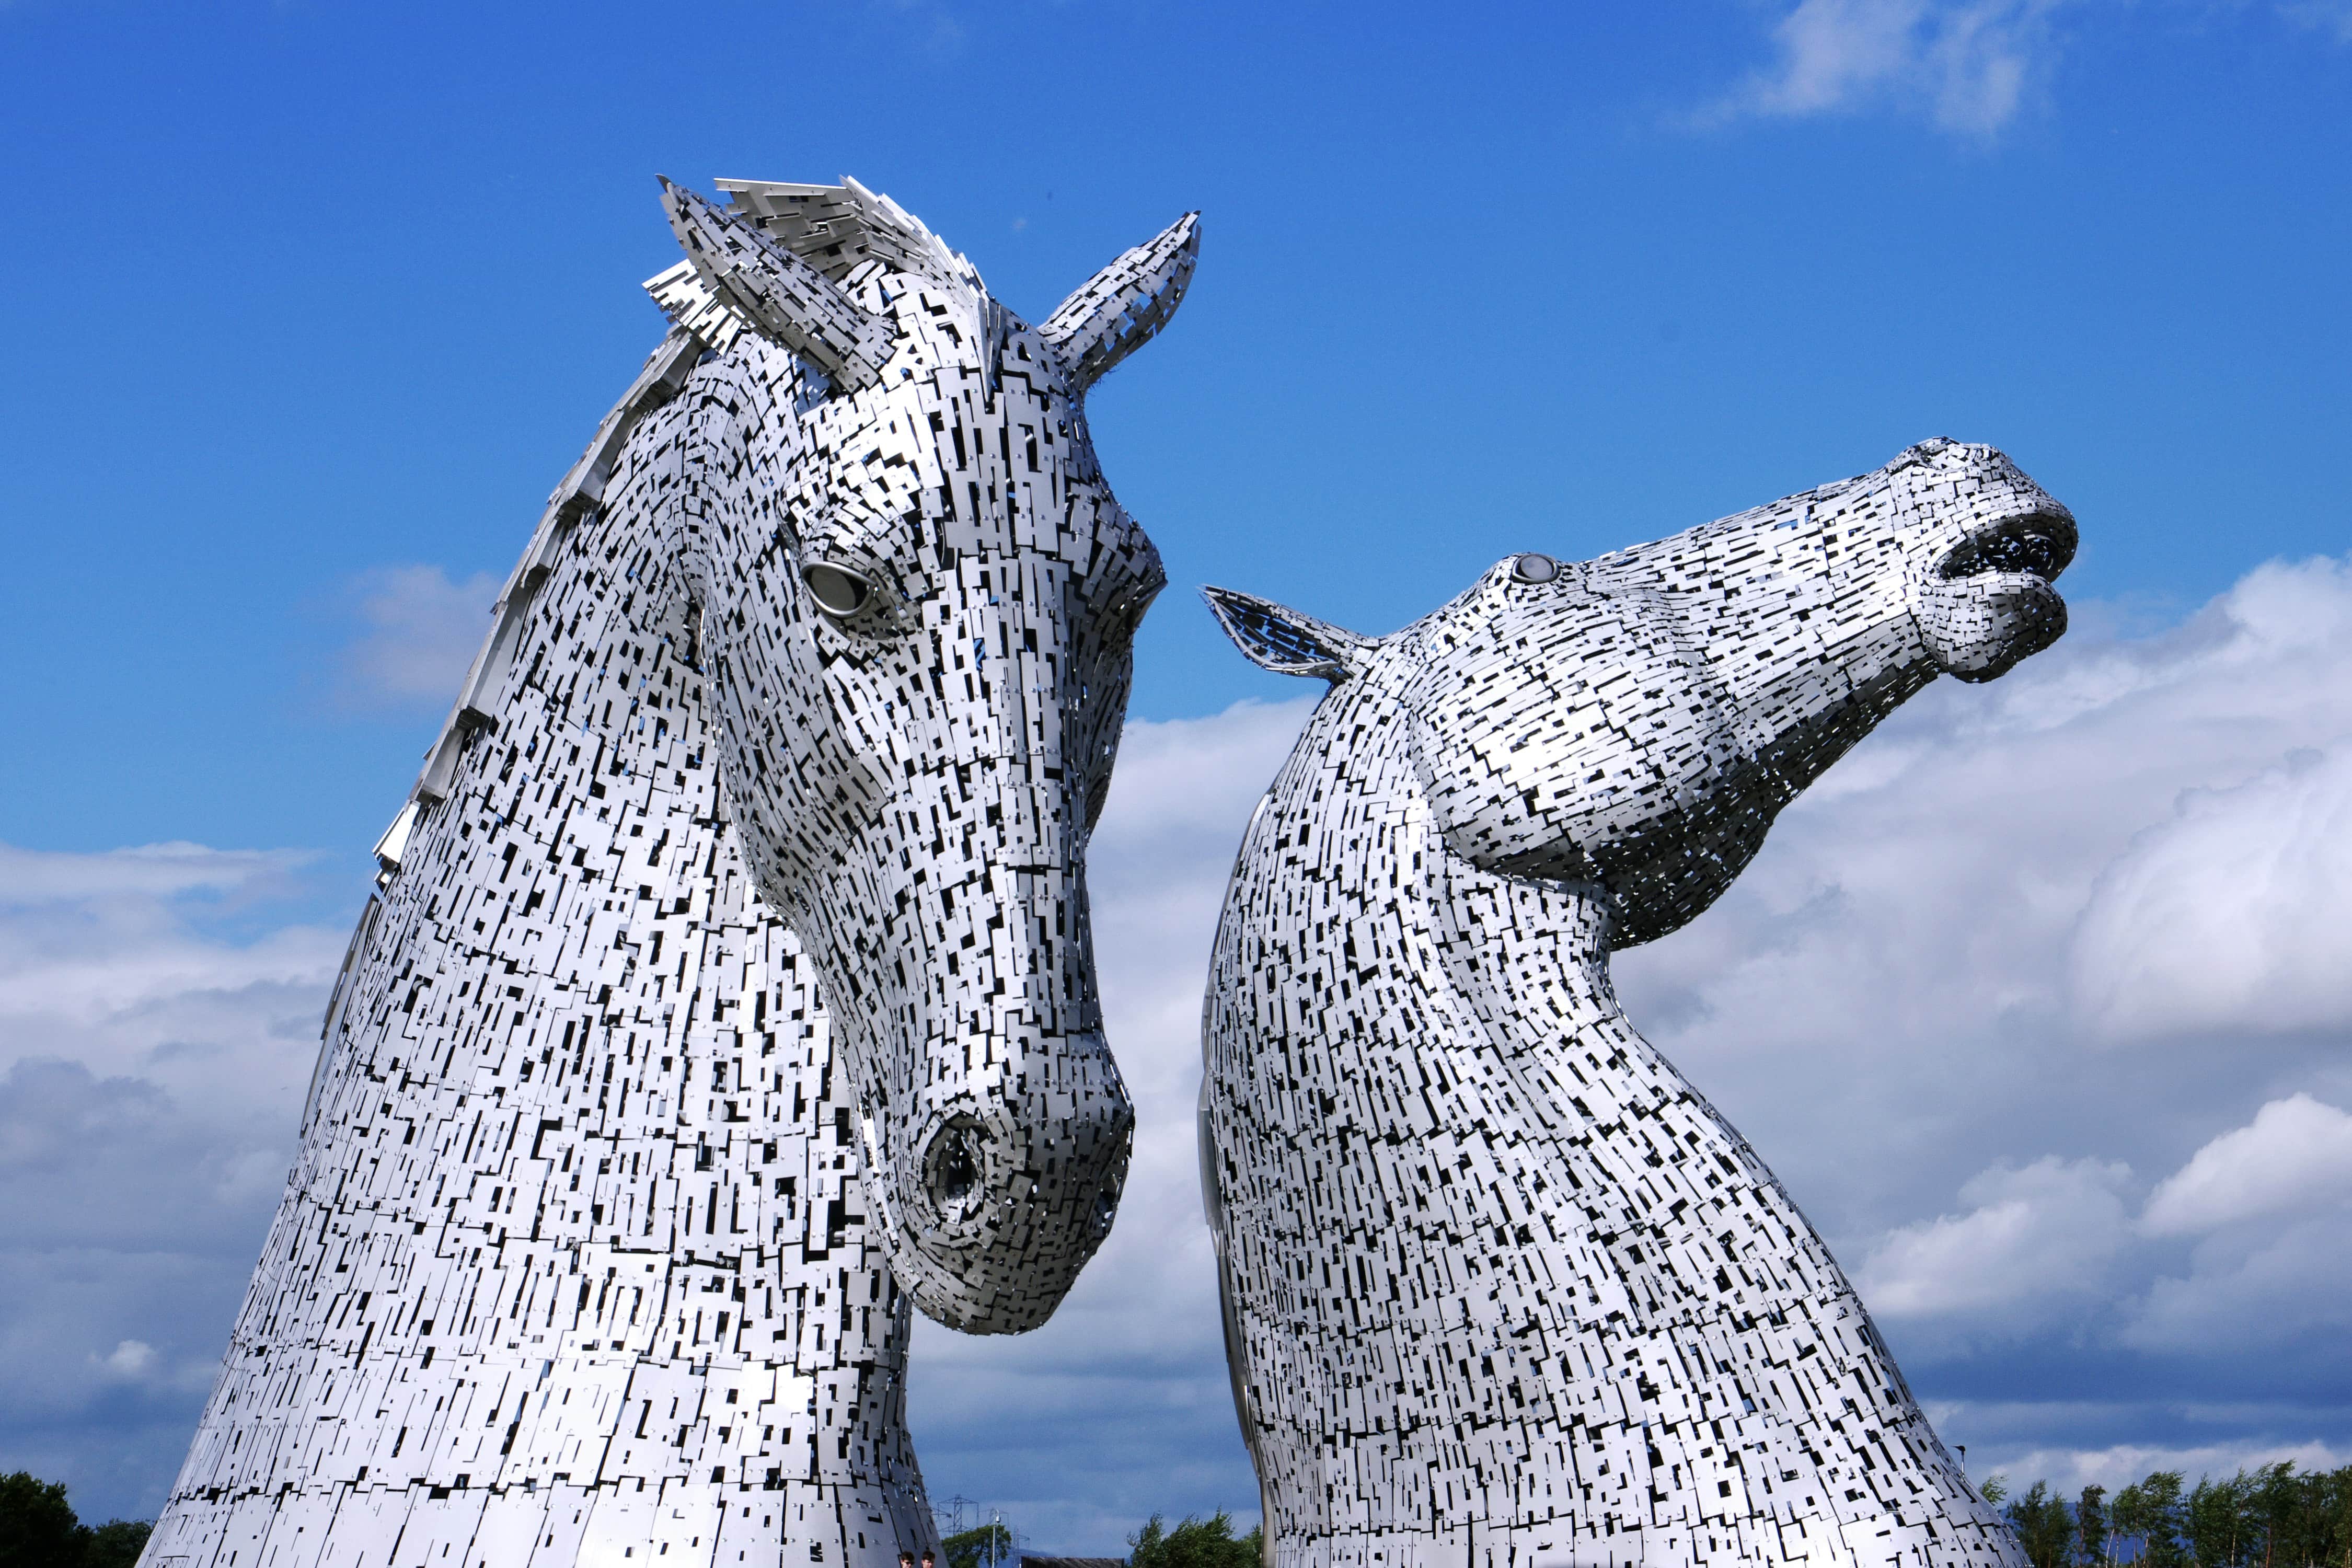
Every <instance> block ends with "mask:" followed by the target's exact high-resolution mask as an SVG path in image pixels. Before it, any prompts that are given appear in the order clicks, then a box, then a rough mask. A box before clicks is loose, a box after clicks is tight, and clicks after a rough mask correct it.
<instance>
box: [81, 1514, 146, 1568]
mask: <svg viewBox="0 0 2352 1568" xmlns="http://www.w3.org/2000/svg"><path fill="white" fill-rule="evenodd" d="M153 1528H154V1526H152V1525H151V1524H149V1523H148V1522H147V1521H144V1520H138V1519H115V1520H109V1521H107V1522H106V1523H104V1524H101V1525H100V1526H99V1527H98V1528H97V1529H96V1530H93V1531H90V1532H89V1550H87V1551H85V1552H83V1553H82V1559H81V1561H82V1568H134V1565H135V1564H136V1563H138V1561H139V1553H140V1552H143V1551H145V1550H146V1547H147V1534H148V1531H151V1530H152V1529H153Z"/></svg>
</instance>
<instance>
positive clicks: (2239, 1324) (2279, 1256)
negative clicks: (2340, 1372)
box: [2124, 1213, 2352, 1375]
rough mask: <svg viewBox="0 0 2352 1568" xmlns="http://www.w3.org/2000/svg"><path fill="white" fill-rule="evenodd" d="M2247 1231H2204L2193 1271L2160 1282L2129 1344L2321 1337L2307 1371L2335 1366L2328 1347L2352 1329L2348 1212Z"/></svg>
mask: <svg viewBox="0 0 2352 1568" xmlns="http://www.w3.org/2000/svg"><path fill="white" fill-rule="evenodd" d="M2249 1229H2250V1230H2251V1234H2249V1231H2248V1230H2239V1231H2223V1232H2221V1234H2219V1235H2216V1236H2213V1237H2209V1238H2207V1239H2206V1240H2205V1241H2204V1242H2203V1243H2201V1244H2200V1246H2199V1247H2198V1248H2197V1250H2196V1254H2195V1256H2194V1258H2192V1260H2191V1263H2190V1267H2189V1273H2188V1274H2187V1275H2185V1276H2177V1277H2176V1276H2167V1277H2165V1278H2163V1279H2158V1280H2157V1281H2155V1283H2154V1284H2153V1285H2151V1286H2150V1287H2149V1289H2148V1291H2147V1296H2146V1297H2145V1298H2144V1299H2143V1300H2140V1301H2139V1302H2138V1303H2137V1309H2136V1310H2135V1311H2134V1312H2133V1314H2132V1317H2131V1321H2129V1322H2128V1323H2127V1324H2126V1327H2125V1329H2124V1342H2126V1344H2130V1345H2134V1346H2137V1347H2139V1348H2141V1349H2144V1350H2154V1351H2168V1352H2185V1353H2188V1354H2191V1355H2204V1356H2216V1355H2226V1354H2231V1353H2235V1354H2240V1355H2242V1354H2244V1353H2246V1352H2250V1351H2252V1352H2261V1351H2268V1350H2271V1349H2273V1347H2276V1346H2280V1345H2284V1344H2288V1343H2292V1342H2296V1341H2311V1340H2313V1339H2314V1338H2315V1336H2316V1337H2318V1338H2319V1340H2320V1342H2318V1343H2315V1345H2314V1352H2315V1353H2314V1356H2313V1358H2312V1364H2311V1367H2310V1370H2311V1371H2312V1373H2314V1374H2315V1375H2325V1374H2324V1373H2322V1372H2321V1368H2323V1367H2326V1368H2327V1370H2328V1371H2331V1372H2332V1371H2333V1370H2334V1368H2335V1363H2334V1362H2333V1358H2332V1357H2329V1356H2328V1355H2327V1353H2326V1352H2328V1351H2330V1350H2333V1349H2334V1347H2335V1346H2336V1345H2338V1344H2340V1343H2341V1342H2342V1340H2343V1337H2344V1333H2345V1331H2346V1330H2347V1329H2352V1214H2342V1213H2338V1214H2333V1215H2320V1216H2317V1217H2315V1218H2312V1219H2306V1220H2303V1221H2300V1222H2298V1223H2296V1224H2294V1225H2290V1226H2286V1227H2285V1228H2284V1229H2283V1230H2279V1231H2276V1232H2275V1233H2274V1234H2263V1230H2262V1229H2261V1228H2260V1227H2249Z"/></svg>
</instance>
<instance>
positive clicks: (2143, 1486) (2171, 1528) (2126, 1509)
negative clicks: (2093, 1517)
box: [2107, 1470, 2189, 1568]
mask: <svg viewBox="0 0 2352 1568" xmlns="http://www.w3.org/2000/svg"><path fill="white" fill-rule="evenodd" d="M2180 1487H2181V1476H2180V1472H2179V1470H2154V1471H2151V1472H2149V1473H2148V1474H2147V1475H2146V1476H2143V1477H2141V1478H2140V1479H2138V1480H2137V1481H2134V1482H2133V1483H2132V1484H2131V1485H2129V1486H2127V1487H2126V1488H2125V1489H2123V1490H2121V1491H2119V1492H2117V1493H2116V1500H2115V1501H2114V1502H2113V1503H2112V1504H2110V1505H2109V1507H2108V1509H2107V1529H2108V1531H2109V1533H2110V1534H2111V1535H2112V1536H2113V1537H2114V1539H2115V1540H2116V1556H2117V1558H2118V1559H2119V1560H2120V1561H2123V1562H2126V1563H2140V1564H2142V1565H2143V1568H2183V1564H2185V1563H2187V1562H2188V1561H2189V1557H2188V1553H2187V1552H2183V1551H2182V1550H2181V1546H2180V1527H2181V1522H2182V1519H2181V1516H2182V1504H2181V1499H2180ZM2124 1542H2129V1543H2130V1555H2129V1556H2127V1557H2126V1556H2125V1555H2124V1554H2123V1552H2124V1546H2123V1543H2124Z"/></svg>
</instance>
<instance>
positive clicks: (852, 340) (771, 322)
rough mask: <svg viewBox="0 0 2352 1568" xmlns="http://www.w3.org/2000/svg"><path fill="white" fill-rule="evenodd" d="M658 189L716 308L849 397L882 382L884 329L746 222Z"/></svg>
mask: <svg viewBox="0 0 2352 1568" xmlns="http://www.w3.org/2000/svg"><path fill="white" fill-rule="evenodd" d="M661 188H662V207H663V209H664V210H665V211H667V213H668V214H669V226H670V228H671V230H672V231H673V232H674V233H676V234H677V242H678V244H680V245H682V246H684V247H686V258H687V260H688V262H690V263H692V264H693V267H694V272H695V276H696V277H697V278H698V279H700V280H701V282H702V285H703V287H704V288H706V289H709V291H710V295H711V298H712V299H713V300H715V301H716V302H717V303H718V304H719V305H720V306H721V307H723V308H724V309H725V310H727V311H728V312H729V313H730V314H731V315H733V316H735V317H737V318H739V319H740V321H742V322H743V323H744V324H745V325H746V326H748V327H750V328H751V330H752V331H755V332H758V333H759V334H760V335H761V337H763V338H767V339H769V340H770V341H771V342H776V343H780V344H782V346H783V347H785V348H787V349H790V350H791V351H792V352H793V353H796V354H798V355H800V356H801V357H802V358H803V359H805V360H807V361H809V362H810V363H813V364H814V365H815V366H816V367H817V368H818V369H819V370H822V371H824V374H826V375H828V376H830V377H831V378H832V379H833V382H834V384H835V385H836V386H839V387H842V388H844V389H845V390H847V391H851V392H855V391H856V390H858V389H859V388H861V387H866V386H871V385H873V384H874V383H876V382H877V381H879V380H880V379H881V378H882V365H883V363H884V362H885V361H887V359H889V357H890V349H891V340H892V338H893V337H894V336H895V335H896V333H895V329H894V328H893V326H892V324H891V323H890V322H889V321H886V320H884V319H883V318H882V317H880V316H877V315H876V314H874V312H872V311H871V310H866V308H865V307H864V306H862V305H859V304H858V303H857V302H856V300H852V299H851V298H850V297H849V296H848V294H846V293H845V292H844V291H843V289H842V288H841V286H840V285H839V284H837V283H835V282H834V281H833V279H830V278H827V277H826V276H825V275H824V273H822V272H819V271H818V270H817V269H816V268H814V267H812V266H810V265H809V264H808V263H807V262H805V261H803V260H802V259H801V258H799V257H797V256H795V255H793V253H792V252H791V251H789V250H786V249H785V248H784V247H782V246H781V245H778V244H777V243H776V242H775V241H774V240H772V239H770V238H769V237H767V235H766V234H765V233H764V232H762V231H761V228H760V226H759V225H757V224H755V223H753V222H751V220H750V219H748V218H744V217H740V216H736V215H735V214H733V213H730V212H729V211H727V210H726V209H725V208H724V207H721V206H719V205H716V204H714V203H711V202H709V201H706V200H704V199H703V198H702V197H701V196H698V195H695V193H693V192H692V191H689V190H687V189H685V188H684V187H682V186H679V185H674V184H670V183H669V182H668V181H667V180H663V181H662V183H661ZM659 297H660V296H659V295H658V294H657V295H656V298H659Z"/></svg>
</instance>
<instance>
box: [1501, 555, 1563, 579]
mask: <svg viewBox="0 0 2352 1568" xmlns="http://www.w3.org/2000/svg"><path fill="white" fill-rule="evenodd" d="M1511 575H1512V576H1514V577H1516V578H1517V579H1518V580H1519V581H1520V582H1522V583H1549V582H1550V581H1551V580H1552V579H1553V578H1555V577H1557V576H1559V562H1557V561H1554V560H1553V559H1552V558H1551V557H1550V556H1549V555H1522V556H1520V557H1519V558H1518V559H1517V561H1515V562H1513V563H1511Z"/></svg>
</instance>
